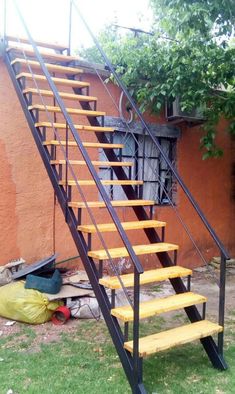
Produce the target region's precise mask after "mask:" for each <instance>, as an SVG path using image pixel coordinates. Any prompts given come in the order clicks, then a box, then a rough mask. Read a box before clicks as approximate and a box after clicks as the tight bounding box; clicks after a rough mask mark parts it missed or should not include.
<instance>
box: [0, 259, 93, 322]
mask: <svg viewBox="0 0 235 394" xmlns="http://www.w3.org/2000/svg"><path fill="white" fill-rule="evenodd" d="M0 286H1V287H0V299H1V303H0V316H2V317H5V318H8V319H11V320H16V321H21V322H24V323H30V324H40V323H45V322H46V321H49V320H52V322H53V323H54V324H64V323H65V322H66V321H67V320H68V319H69V318H70V317H71V316H72V317H75V318H95V319H97V320H98V319H99V318H100V317H101V312H100V309H99V306H98V302H97V300H96V298H95V296H94V293H93V291H92V287H91V285H90V283H89V280H88V277H87V275H86V273H85V272H84V271H76V272H75V271H71V270H70V271H69V270H67V269H64V268H59V269H58V268H57V263H56V255H52V256H50V257H49V258H47V259H44V260H40V261H38V262H36V263H34V264H31V265H27V264H26V263H25V261H24V260H23V259H20V260H16V261H13V262H10V263H8V264H6V265H5V266H3V267H0Z"/></svg>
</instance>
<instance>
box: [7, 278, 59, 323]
mask: <svg viewBox="0 0 235 394" xmlns="http://www.w3.org/2000/svg"><path fill="white" fill-rule="evenodd" d="M24 285H25V281H18V282H12V283H9V284H7V285H5V286H2V287H0V316H2V317H6V318H7V319H11V320H17V321H21V322H24V323H30V324H40V323H45V322H46V321H48V320H50V319H51V317H52V315H53V313H54V311H55V310H56V309H57V308H58V306H60V305H63V302H61V301H49V300H48V298H47V297H46V296H45V295H44V294H43V293H41V292H40V291H38V290H33V289H25V287H24Z"/></svg>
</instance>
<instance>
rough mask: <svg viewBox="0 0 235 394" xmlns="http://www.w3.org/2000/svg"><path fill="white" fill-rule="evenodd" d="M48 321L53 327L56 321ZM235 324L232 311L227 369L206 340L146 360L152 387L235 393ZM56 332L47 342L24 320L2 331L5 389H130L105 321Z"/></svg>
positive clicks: (84, 392)
mask: <svg viewBox="0 0 235 394" xmlns="http://www.w3.org/2000/svg"><path fill="white" fill-rule="evenodd" d="M176 319H178V320H180V316H178V317H177V316H176ZM155 322H156V323H155V327H156V328H158V329H159V328H160V326H161V329H164V326H167V327H168V326H169V322H165V321H164V320H163V319H159V318H158V319H155ZM152 323H153V322H151V326H152ZM17 324H18V323H17ZM175 325H177V324H175ZM46 326H48V327H49V330H50V332H51V333H52V332H53V330H54V326H52V325H51V324H50V323H49V324H48V325H44V327H46ZM234 326H235V320H234V316H232V315H231V320H229V321H228V324H227V333H226V344H225V358H226V360H227V362H228V364H229V369H228V370H227V371H225V372H220V371H217V370H216V369H214V368H213V367H212V366H211V364H210V362H209V361H208V358H207V356H206V354H205V352H204V351H203V348H202V346H200V344H199V343H198V342H196V343H192V344H190V345H185V346H183V347H180V348H175V349H172V350H171V351H167V352H164V353H160V354H158V355H157V356H154V357H150V358H148V359H147V360H145V362H144V380H145V385H146V388H147V390H148V393H174V394H183V393H187V394H189V393H196V394H200V393H202V394H214V393H215V394H223V393H226V394H229V393H231V394H232V393H235V327H234ZM148 327H149V325H148V324H147V322H146V323H145V325H144V327H143V329H142V330H143V331H144V332H146V331H148ZM46 330H47V328H46ZM57 333H58V335H57V337H56V338H55V340H54V341H53V336H52V340H50V341H49V342H47V341H44V339H45V336H44V337H43V336H42V335H41V336H38V334H37V329H36V328H35V327H32V326H27V325H23V324H19V327H18V331H17V332H15V333H14V334H11V335H8V336H4V337H0V345H1V349H0V394H6V393H7V391H8V390H9V389H12V390H13V392H14V394H15V393H17V394H21V393H32V394H39V393H40V394H41V393H44V394H47V393H48V394H49V393H53V394H91V393H92V394H93V393H94V394H95V393H100V394H101V393H102V394H104V393H120V394H125V393H131V390H130V388H129V385H128V383H127V381H126V378H125V376H124V372H123V370H122V367H121V365H120V362H119V359H118V357H117V355H116V353H115V350H114V348H113V346H112V344H111V340H110V337H109V335H108V333H107V329H106V327H105V324H104V323H103V322H102V321H99V322H96V321H84V320H83V321H81V320H80V321H78V322H76V324H75V325H74V329H73V330H71V331H66V330H64V331H63V327H60V329H59V331H58V328H57ZM43 335H47V334H43Z"/></svg>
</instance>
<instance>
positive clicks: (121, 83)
mask: <svg viewBox="0 0 235 394" xmlns="http://www.w3.org/2000/svg"><path fill="white" fill-rule="evenodd" d="M72 2H73V5H74V7H75V8H76V11H77V13H78V15H79V16H80V18H81V20H82V22H83V23H84V25H85V27H86V29H87V30H88V32H89V34H90V35H91V37H92V39H93V41H94V43H95V45H96V47H97V48H98V50H99V52H100V54H101V56H102V57H103V59H104V61H105V63H106V65H107V66H108V68H109V70H110V71H111V72H112V74H113V76H114V77H115V79H116V81H117V83H118V85H119V87H120V88H121V89H122V91H123V92H124V93H125V95H126V97H127V99H128V101H129V102H130V104H131V106H132V107H133V109H134V110H135V112H136V113H137V115H138V116H139V118H140V121H141V123H142V125H143V127H144V128H145V130H147V132H148V134H149V136H150V137H151V138H152V140H153V142H154V144H155V145H156V147H157V148H158V149H159V151H160V153H161V155H162V157H163V158H164V160H165V162H166V163H167V165H168V166H169V167H170V169H171V171H172V173H173V174H174V176H175V178H176V180H177V182H178V183H179V185H180V186H181V188H182V190H183V191H184V193H185V195H186V196H187V198H188V200H189V201H190V203H191V205H192V206H193V208H194V209H195V211H196V212H197V214H198V216H199V217H200V219H201V221H202V222H203V224H204V225H205V227H206V229H207V230H208V232H209V234H210V235H211V237H212V238H213V240H214V242H215V243H216V245H217V246H218V248H219V250H220V251H221V253H222V254H223V256H224V257H225V259H226V260H228V259H230V256H229V253H228V251H227V250H226V248H225V247H224V245H223V243H222V241H221V240H220V238H219V237H218V235H217V234H216V232H215V230H214V229H213V228H212V226H211V225H210V223H209V222H208V220H207V218H206V217H205V215H204V213H203V212H202V210H201V208H200V207H199V205H198V203H197V202H196V200H195V199H194V197H193V196H192V194H191V192H190V191H189V189H188V188H187V186H186V184H185V183H184V181H183V180H182V178H181V176H180V175H179V173H178V171H177V170H176V169H175V167H174V166H173V165H172V163H171V161H170V160H169V159H168V157H167V156H166V155H165V153H164V151H163V150H162V148H161V145H160V144H159V142H158V140H157V138H156V137H155V135H154V134H153V132H152V131H151V130H150V128H149V127H148V125H147V123H146V121H145V120H144V118H143V116H142V114H141V112H140V109H139V108H138V106H137V105H136V103H135V100H134V99H133V97H132V96H131V94H130V93H129V91H128V90H127V88H126V86H125V84H124V83H123V81H122V80H121V78H120V77H119V75H118V74H117V72H116V71H115V68H114V66H113V65H112V63H111V62H110V60H109V58H108V57H107V55H106V53H105V52H104V50H103V48H102V47H101V45H100V43H99V41H98V39H97V38H96V36H95V35H94V33H93V32H92V30H91V28H90V26H89V25H88V23H87V22H86V20H85V18H84V16H83V14H82V13H81V11H80V10H79V9H78V6H77V4H76V3H75V1H74V0H72Z"/></svg>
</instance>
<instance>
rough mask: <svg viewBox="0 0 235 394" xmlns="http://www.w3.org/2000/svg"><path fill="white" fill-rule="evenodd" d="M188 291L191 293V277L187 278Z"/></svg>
mask: <svg viewBox="0 0 235 394" xmlns="http://www.w3.org/2000/svg"><path fill="white" fill-rule="evenodd" d="M187 290H188V291H191V275H188V277H187Z"/></svg>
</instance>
